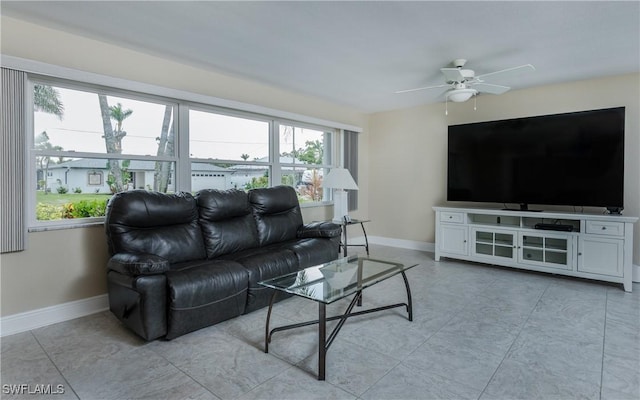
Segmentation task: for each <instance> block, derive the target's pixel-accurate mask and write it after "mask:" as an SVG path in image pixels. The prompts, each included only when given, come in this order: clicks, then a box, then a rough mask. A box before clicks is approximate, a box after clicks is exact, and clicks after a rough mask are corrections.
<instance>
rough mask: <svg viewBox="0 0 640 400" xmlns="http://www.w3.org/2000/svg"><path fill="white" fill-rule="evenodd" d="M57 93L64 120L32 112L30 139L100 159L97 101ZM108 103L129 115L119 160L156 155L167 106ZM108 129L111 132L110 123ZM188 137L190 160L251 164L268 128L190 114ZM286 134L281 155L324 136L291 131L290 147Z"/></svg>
mask: <svg viewBox="0 0 640 400" xmlns="http://www.w3.org/2000/svg"><path fill="white" fill-rule="evenodd" d="M56 89H57V90H58V92H59V95H60V99H61V101H62V104H63V106H64V115H63V118H62V119H59V118H58V117H56V116H55V115H52V114H47V113H44V112H38V111H36V112H35V113H34V136H38V135H39V134H40V133H41V132H44V131H46V132H47V135H48V136H49V140H50V142H51V144H52V145H53V146H61V147H62V149H63V150H65V151H77V152H96V153H104V152H105V149H106V147H105V142H104V139H103V137H102V136H103V134H104V132H103V127H102V117H101V114H100V106H99V103H98V95H97V94H96V93H90V92H83V91H78V90H72V89H66V88H60V87H57V88H56ZM107 102H108V104H109V106H114V105H116V104H118V103H121V104H122V108H123V109H124V110H127V109H131V110H133V113H132V114H131V116H129V117H128V118H126V119H125V120H124V121H123V125H122V129H123V130H124V131H126V132H127V135H126V136H125V137H124V139H123V140H122V150H123V151H122V152H123V154H133V155H156V154H157V150H158V144H157V141H156V138H158V137H159V136H160V134H161V130H162V120H163V118H164V112H165V108H166V105H165V104H160V103H153V102H150V101H139V100H133V99H128V98H124V97H115V96H107ZM112 126H113V127H114V129H115V122H114V121H112ZM189 131H190V149H189V153H190V156H191V157H194V158H212V159H223V160H238V161H242V158H241V156H242V155H243V154H246V155H248V156H249V157H248V160H249V161H251V160H254V159H260V158H264V157H267V156H268V155H269V123H268V122H266V121H257V120H251V119H247V118H239V117H233V116H228V115H220V114H213V113H210V112H205V111H198V110H190V113H189ZM290 132H291V130H290V129H289V130H286V129H284V128H283V127H281V135H280V136H281V140H280V147H281V149H280V152H284V151H290V150H291V149H293V148H294V147H296V148H302V147H304V142H305V141H306V140H322V136H323V132H321V131H316V130H310V129H300V128H296V134H295V140H296V143H293V142H292V140H293V138H292V136H291V135H290V134H289V133H290Z"/></svg>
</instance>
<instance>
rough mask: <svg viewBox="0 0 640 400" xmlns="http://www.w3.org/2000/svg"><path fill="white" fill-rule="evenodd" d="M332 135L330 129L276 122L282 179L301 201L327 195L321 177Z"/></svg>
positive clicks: (327, 158) (324, 170)
mask: <svg viewBox="0 0 640 400" xmlns="http://www.w3.org/2000/svg"><path fill="white" fill-rule="evenodd" d="M331 138H332V132H331V131H329V130H318V129H312V128H305V127H301V126H295V125H289V124H282V125H279V132H278V143H279V152H280V160H279V162H280V168H281V177H282V183H283V184H285V185H289V186H293V187H294V188H295V189H296V192H297V193H298V198H299V200H300V201H301V202H320V201H322V200H325V199H326V198H327V196H326V195H325V193H324V189H323V188H322V177H323V176H324V174H325V172H327V168H329V166H330V164H331ZM325 149H326V150H325Z"/></svg>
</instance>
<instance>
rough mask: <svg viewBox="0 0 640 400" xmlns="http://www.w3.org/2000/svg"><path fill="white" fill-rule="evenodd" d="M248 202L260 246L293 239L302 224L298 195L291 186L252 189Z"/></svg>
mask: <svg viewBox="0 0 640 400" xmlns="http://www.w3.org/2000/svg"><path fill="white" fill-rule="evenodd" d="M249 202H250V203H251V208H252V209H253V216H254V218H255V221H256V227H257V229H258V240H259V242H260V246H266V245H269V244H272V243H279V242H284V241H287V240H291V239H295V238H296V235H297V231H298V228H299V227H300V226H301V225H302V214H301V212H300V205H299V204H298V196H297V194H296V191H295V190H294V189H293V188H292V187H291V186H284V185H282V186H275V187H271V188H261V189H252V190H250V191H249Z"/></svg>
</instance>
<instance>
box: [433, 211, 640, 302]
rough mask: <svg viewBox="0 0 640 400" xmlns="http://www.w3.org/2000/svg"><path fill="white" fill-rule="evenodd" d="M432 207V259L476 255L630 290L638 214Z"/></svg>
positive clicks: (472, 258)
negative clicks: (434, 229) (433, 239)
mask: <svg viewBox="0 0 640 400" xmlns="http://www.w3.org/2000/svg"><path fill="white" fill-rule="evenodd" d="M433 210H434V211H435V212H436V256H435V259H436V261H440V258H441V257H449V258H455V259H460V260H467V261H477V262H483V263H487V264H495V265H502V266H507V267H515V268H522V269H528V270H533V271H541V272H550V273H553V274H562V275H569V276H576V277H581V278H589V279H597V280H601V281H608V282H618V283H622V284H623V286H624V290H625V291H627V292H631V290H632V289H631V288H632V285H631V277H632V276H631V275H632V269H631V266H632V257H633V224H634V223H635V222H636V221H638V218H637V217H629V216H623V215H608V214H580V213H562V212H532V211H511V210H498V209H476V208H455V207H433ZM536 226H537V227H536ZM543 228H544V229H543Z"/></svg>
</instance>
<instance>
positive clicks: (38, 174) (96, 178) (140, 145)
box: [31, 81, 176, 224]
mask: <svg viewBox="0 0 640 400" xmlns="http://www.w3.org/2000/svg"><path fill="white" fill-rule="evenodd" d="M33 83H34V84H33V137H32V140H33V142H32V143H33V145H32V151H31V156H32V162H33V164H32V165H34V171H35V174H34V175H35V185H34V187H36V196H35V209H36V213H35V222H36V224H37V223H38V222H42V221H52V220H54V221H56V220H57V221H59V220H68V219H76V218H91V217H100V216H103V215H104V209H105V205H106V202H107V200H108V199H109V197H110V196H111V195H112V194H113V193H116V192H119V191H123V190H128V189H152V190H159V191H162V192H167V191H172V190H174V188H173V187H172V185H171V182H172V181H175V180H174V179H172V175H173V173H174V172H173V171H174V170H175V162H176V157H175V151H174V142H175V137H174V135H175V130H174V127H173V122H174V119H173V116H174V115H175V109H176V105H175V104H173V103H170V102H163V101H159V100H155V99H147V98H142V97H139V96H134V95H128V94H121V93H116V92H109V91H103V90H98V89H92V88H85V87H81V86H77V87H76V86H72V85H69V86H67V85H64V86H63V85H55V84H50V83H49V82H47V81H34V82H33Z"/></svg>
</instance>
